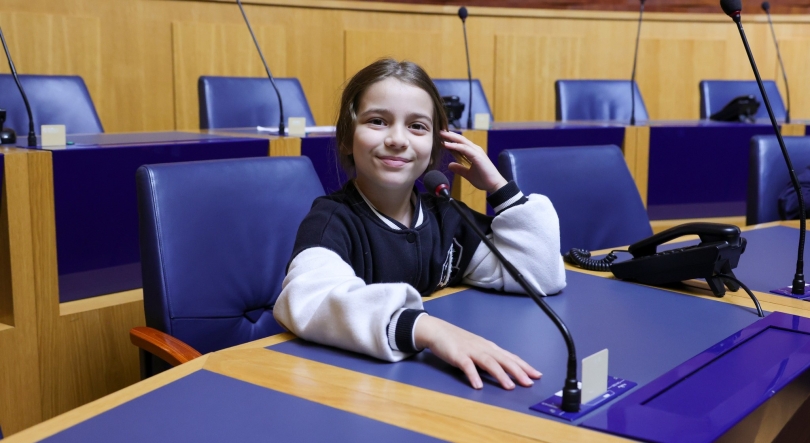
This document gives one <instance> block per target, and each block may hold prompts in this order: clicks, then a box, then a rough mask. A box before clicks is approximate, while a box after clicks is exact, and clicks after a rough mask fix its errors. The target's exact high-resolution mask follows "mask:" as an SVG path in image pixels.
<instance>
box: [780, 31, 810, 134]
mask: <svg viewBox="0 0 810 443" xmlns="http://www.w3.org/2000/svg"><path fill="white" fill-rule="evenodd" d="M777 37H778V34H777ZM808 37H809V38H789V39H782V40H781V41H780V42H779V49H780V50H781V52H782V61H783V62H784V63H785V71H786V72H787V77H788V84H789V85H790V105H791V107H792V109H791V110H790V117H791V119H795V118H804V119H806V118H810V87H807V86H806V85H807V81H806V79H807V74H808V72H810V36H808ZM777 66H778V64H777ZM774 78H776V79H777V84H778V85H779V91H780V92H781V93H782V100H784V102H785V106H787V91H786V90H785V84H784V81H783V80H782V73H781V72H779V71H777V72H776V73H774ZM802 135H804V134H802Z"/></svg>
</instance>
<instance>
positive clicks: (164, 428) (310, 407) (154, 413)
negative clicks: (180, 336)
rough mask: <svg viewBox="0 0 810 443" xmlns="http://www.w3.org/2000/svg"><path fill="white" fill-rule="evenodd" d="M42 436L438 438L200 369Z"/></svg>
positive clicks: (78, 438)
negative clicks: (61, 429) (52, 433)
mask: <svg viewBox="0 0 810 443" xmlns="http://www.w3.org/2000/svg"><path fill="white" fill-rule="evenodd" d="M43 441H45V442H58V443H66V442H101V441H109V442H112V441H115V442H121V443H125V442H153V441H221V442H226V441H244V442H258V441H279V442H287V441H369V442H372V441H373V442H380V441H394V442H411V441H417V442H420V441H439V440H436V439H434V438H432V437H428V436H425V435H422V434H418V433H416V432H413V431H409V430H406V429H402V428H398V427H396V426H392V425H388V424H385V423H382V422H378V421H375V420H372V419H369V418H366V417H361V416H359V415H355V414H353V413H350V412H345V411H341V410H339V409H334V408H332V407H329V406H324V405H321V404H318V403H315V402H311V401H309V400H304V399H302V398H298V397H294V396H292V395H288V394H284V393H281V392H278V391H274V390H272V389H267V388H263V387H260V386H256V385H252V384H250V383H247V382H243V381H240V380H236V379H233V378H230V377H226V376H224V375H220V374H216V373H213V372H209V371H205V370H201V371H197V372H195V373H193V374H191V375H188V376H186V377H184V378H181V379H179V380H177V381H175V382H172V383H170V384H168V385H166V386H163V387H161V388H158V389H156V390H154V391H152V392H149V393H147V394H145V395H142V396H140V397H138V398H136V399H134V400H131V401H129V402H127V403H124V404H123V405H121V406H118V407H116V408H113V409H111V410H109V411H107V412H104V413H102V414H99V415H97V416H95V417H93V418H91V419H89V420H87V421H84V422H82V423H79V424H77V425H75V426H73V427H71V428H69V429H66V430H64V431H62V432H60V433H58V434H55V435H53V436H51V437H49V438H46V439H45V440H43Z"/></svg>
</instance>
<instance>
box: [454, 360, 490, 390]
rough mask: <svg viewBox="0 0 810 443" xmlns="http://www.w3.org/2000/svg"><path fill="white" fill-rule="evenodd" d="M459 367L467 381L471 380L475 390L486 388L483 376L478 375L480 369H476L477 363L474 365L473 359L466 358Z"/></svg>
mask: <svg viewBox="0 0 810 443" xmlns="http://www.w3.org/2000/svg"><path fill="white" fill-rule="evenodd" d="M457 366H458V368H459V369H461V370H462V371H463V372H464V375H466V376H467V379H468V380H470V385H471V386H472V387H473V388H474V389H481V388H483V387H484V383H483V382H482V381H481V376H480V375H479V374H478V368H476V367H475V363H473V361H472V360H471V359H469V358H466V359H464V360H463V361H462V362H460V363H459V364H458V365H457Z"/></svg>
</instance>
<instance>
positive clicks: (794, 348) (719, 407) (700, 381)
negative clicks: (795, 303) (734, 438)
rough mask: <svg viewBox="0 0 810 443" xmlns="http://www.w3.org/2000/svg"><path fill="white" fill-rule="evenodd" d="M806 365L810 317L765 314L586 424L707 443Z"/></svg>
mask: <svg viewBox="0 0 810 443" xmlns="http://www.w3.org/2000/svg"><path fill="white" fill-rule="evenodd" d="M808 367H810V319H807V318H803V317H798V316H795V315H789V314H783V313H780V312H776V313H773V314H771V315H769V316H767V317H765V318H764V319H762V320H760V321H758V322H756V323H754V324H753V325H751V326H748V327H747V328H745V329H743V330H741V331H739V332H737V333H735V334H733V335H731V336H730V337H728V338H726V339H725V340H723V341H721V342H719V343H717V344H716V345H714V346H712V347H711V348H709V349H707V350H706V351H704V352H702V353H700V354H699V355H697V356H695V357H693V358H691V359H689V360H688V361H686V362H684V363H683V364H681V365H679V366H678V367H677V368H675V369H673V370H671V371H669V372H667V373H666V374H664V375H663V376H661V377H659V378H657V379H656V380H655V381H653V382H652V383H649V384H647V385H646V386H644V387H643V388H640V389H637V390H636V391H634V392H632V393H631V394H629V395H628V396H626V397H624V398H622V399H620V400H619V401H618V402H616V403H615V404H613V405H611V406H610V407H608V408H606V409H607V410H606V411H602V412H601V413H599V414H596V415H595V416H593V417H592V418H590V419H588V420H587V421H586V422H585V423H584V426H586V427H588V428H592V429H596V430H600V431H605V432H610V433H612V434H618V435H621V436H624V437H630V438H633V439H639V440H644V441H657V442H687V441H689V442H709V441H714V440H716V439H717V438H719V437H720V436H722V435H723V434H724V433H725V432H726V431H728V430H729V429H731V428H732V427H734V425H736V424H737V423H739V422H740V421H741V420H742V419H744V418H745V417H747V416H748V414H750V413H751V412H753V411H754V410H755V409H756V408H757V407H759V406H760V405H762V404H763V403H765V402H766V401H767V400H769V399H770V398H771V397H773V396H774V395H775V394H776V393H777V392H779V391H780V390H782V389H783V388H785V387H786V386H787V385H788V384H789V383H790V382H792V381H793V380H795V379H796V378H797V377H799V376H801V375H802V374H805V373H806V371H807V369H808Z"/></svg>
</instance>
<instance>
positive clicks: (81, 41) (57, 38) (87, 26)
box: [0, 12, 104, 130]
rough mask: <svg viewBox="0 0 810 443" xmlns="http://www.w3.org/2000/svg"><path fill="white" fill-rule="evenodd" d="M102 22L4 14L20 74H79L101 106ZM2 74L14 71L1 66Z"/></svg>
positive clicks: (5, 29) (1, 19) (0, 17)
mask: <svg viewBox="0 0 810 443" xmlns="http://www.w3.org/2000/svg"><path fill="white" fill-rule="evenodd" d="M100 22H101V21H100V19H99V18H98V17H83V16H72V15H53V14H34V13H27V12H12V13H6V12H0V25H2V27H3V33H4V35H5V36H6V40H7V41H8V45H9V51H10V52H11V57H12V59H13V60H14V67H15V68H17V73H19V74H46V75H79V76H81V77H82V78H83V79H84V82H85V83H86V84H87V89H88V90H89V91H90V96H91V97H92V98H93V101H94V102H95V103H96V104H97V105H98V100H99V99H100V98H101V97H103V96H104V93H103V92H102V91H103V90H104V85H103V81H102V76H101V65H102V63H101V25H100ZM3 58H5V54H3ZM0 72H3V73H9V72H10V71H9V67H8V63H5V62H4V63H0ZM102 124H104V120H103V119H102ZM37 130H39V128H37Z"/></svg>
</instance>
